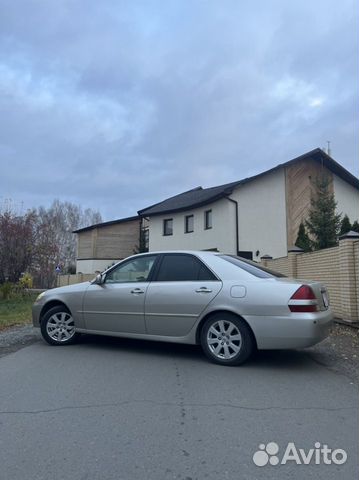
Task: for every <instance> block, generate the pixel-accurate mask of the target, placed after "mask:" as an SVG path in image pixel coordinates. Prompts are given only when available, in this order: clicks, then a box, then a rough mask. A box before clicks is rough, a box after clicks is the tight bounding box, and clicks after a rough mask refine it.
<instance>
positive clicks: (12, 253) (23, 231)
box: [0, 210, 36, 283]
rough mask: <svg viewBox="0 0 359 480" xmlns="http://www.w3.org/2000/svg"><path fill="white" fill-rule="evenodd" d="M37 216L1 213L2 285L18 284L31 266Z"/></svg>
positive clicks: (33, 213)
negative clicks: (5, 283)
mask: <svg viewBox="0 0 359 480" xmlns="http://www.w3.org/2000/svg"><path fill="white" fill-rule="evenodd" d="M35 223H36V214H35V212H34V211H32V210H31V211H28V212H27V213H26V214H24V215H16V214H14V213H13V212H11V211H5V212H4V213H0V283H3V282H5V281H9V282H17V281H18V280H19V278H20V276H21V274H22V273H24V272H25V271H26V270H27V269H28V268H29V267H30V265H31V262H32V259H33V254H34V228H35Z"/></svg>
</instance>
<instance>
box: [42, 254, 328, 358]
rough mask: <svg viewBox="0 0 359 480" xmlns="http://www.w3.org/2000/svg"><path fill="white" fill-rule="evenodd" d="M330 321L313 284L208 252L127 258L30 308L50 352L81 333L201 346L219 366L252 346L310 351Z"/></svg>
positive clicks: (322, 294)
mask: <svg viewBox="0 0 359 480" xmlns="http://www.w3.org/2000/svg"><path fill="white" fill-rule="evenodd" d="M332 319H333V314H332V312H331V310H330V307H329V300H328V293H327V290H326V288H325V287H324V285H322V284H321V283H319V282H316V281H308V280H297V279H290V278H286V277H284V276H283V275H281V274H279V273H276V272H272V271H270V270H268V269H266V268H263V267H262V266H260V265H259V264H257V263H256V262H253V261H250V260H246V259H244V258H240V257H237V256H234V255H227V254H223V253H217V252H209V251H163V252H150V253H145V254H137V255H133V256H131V257H128V258H126V259H125V260H122V261H120V262H119V263H117V264H116V265H114V266H112V267H110V268H109V269H108V270H106V271H104V272H103V273H101V274H99V275H97V276H96V277H95V278H94V280H93V281H91V282H84V283H79V284H75V285H70V286H65V287H60V288H54V289H51V290H47V291H45V292H43V293H41V294H40V295H39V296H38V297H37V299H36V301H35V303H34V305H33V325H34V326H35V327H39V328H40V329H41V333H42V336H43V338H44V339H45V340H46V342H48V343H49V344H51V345H67V344H72V343H74V342H75V341H76V339H77V338H78V336H79V335H80V334H83V333H90V334H98V335H110V336H118V337H128V338H137V339H148V340H156V341H166V342H175V343H186V344H200V345H201V346H202V349H203V351H204V353H205V354H206V356H207V357H208V358H209V359H210V360H212V361H213V362H215V363H218V364H221V365H239V364H242V363H244V362H245V361H246V360H247V359H248V358H249V357H250V356H251V355H252V353H253V352H255V351H256V350H257V349H292V348H304V347H308V346H311V345H314V344H316V343H318V342H320V341H321V340H323V339H324V338H325V337H326V336H327V335H328V332H329V328H330V325H331V322H332Z"/></svg>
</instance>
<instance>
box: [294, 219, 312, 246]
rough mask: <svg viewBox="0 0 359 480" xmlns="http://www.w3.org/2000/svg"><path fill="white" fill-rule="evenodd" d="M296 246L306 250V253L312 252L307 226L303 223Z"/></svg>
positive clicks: (301, 223)
mask: <svg viewBox="0 0 359 480" xmlns="http://www.w3.org/2000/svg"><path fill="white" fill-rule="evenodd" d="M295 245H296V246H297V247H299V248H301V249H302V250H304V251H305V252H310V251H311V250H312V246H311V241H310V238H309V236H308V234H307V232H306V230H305V225H304V223H303V222H300V225H299V229H298V235H297V240H296V241H295Z"/></svg>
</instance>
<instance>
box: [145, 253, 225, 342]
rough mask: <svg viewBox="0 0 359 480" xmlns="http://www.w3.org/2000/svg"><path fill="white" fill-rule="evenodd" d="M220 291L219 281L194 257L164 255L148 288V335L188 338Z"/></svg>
mask: <svg viewBox="0 0 359 480" xmlns="http://www.w3.org/2000/svg"><path fill="white" fill-rule="evenodd" d="M221 288H222V282H221V281H220V280H219V279H218V278H217V277H216V276H215V275H214V274H213V273H212V272H211V271H210V270H209V269H208V268H207V266H206V265H204V264H203V262H202V261H201V260H200V259H199V258H197V257H196V256H194V255H190V254H181V253H168V254H163V255H162V256H161V259H160V261H159V265H158V267H157V272H156V273H155V275H154V278H153V279H152V281H151V283H150V285H149V286H148V289H147V294H146V302H145V321H146V330H147V333H148V334H149V335H166V336H175V337H183V336H185V335H187V334H188V333H189V331H190V330H191V328H192V327H193V325H194V324H195V322H196V321H197V319H198V317H199V316H200V314H201V313H202V312H203V310H204V309H205V308H206V307H207V305H208V304H209V303H210V302H211V301H212V300H213V299H214V297H215V296H216V295H217V294H218V293H219V291H220V290H221Z"/></svg>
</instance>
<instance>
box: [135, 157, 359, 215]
mask: <svg viewBox="0 0 359 480" xmlns="http://www.w3.org/2000/svg"><path fill="white" fill-rule="evenodd" d="M305 159H311V160H314V161H316V162H318V163H320V164H323V165H324V166H325V167H327V168H328V170H330V171H331V172H333V173H335V174H336V175H337V176H338V177H340V178H341V179H342V180H345V181H346V182H348V183H349V184H350V185H352V186H353V187H354V188H356V189H358V190H359V180H358V178H356V177H355V176H354V175H352V174H351V173H350V172H348V170H346V169H345V168H344V167H342V166H341V165H339V163H337V162H336V161H335V160H334V159H333V158H332V157H330V156H329V155H327V154H326V153H325V152H324V151H323V150H322V149H320V148H316V149H314V150H311V151H310V152H307V153H305V154H303V155H300V156H299V157H296V158H293V159H292V160H289V161H288V162H285V163H281V164H279V165H277V166H276V167H273V168H270V169H269V170H266V171H264V172H262V173H259V174H258V175H254V176H252V177H247V178H244V179H242V180H238V181H236V182H231V183H226V184H224V185H219V186H217V187H211V188H202V187H196V188H193V189H192V190H188V191H186V192H183V193H180V194H178V195H175V196H173V197H170V198H167V199H165V200H163V201H162V202H159V203H156V204H154V205H151V206H149V207H147V208H144V209H142V210H139V211H138V214H139V215H140V216H143V217H150V216H154V215H164V214H166V213H175V212H180V211H184V210H188V209H190V208H197V207H201V206H203V205H207V204H209V203H212V202H214V201H216V200H219V199H220V198H224V197H228V196H229V195H230V194H231V193H232V192H233V190H234V189H235V188H236V187H238V186H239V185H244V184H246V183H248V182H251V181H253V180H255V179H257V178H260V177H262V176H264V175H267V174H268V173H272V172H274V171H276V170H279V169H281V168H283V167H288V166H290V165H292V164H293V163H295V162H298V161H300V160H305Z"/></svg>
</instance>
